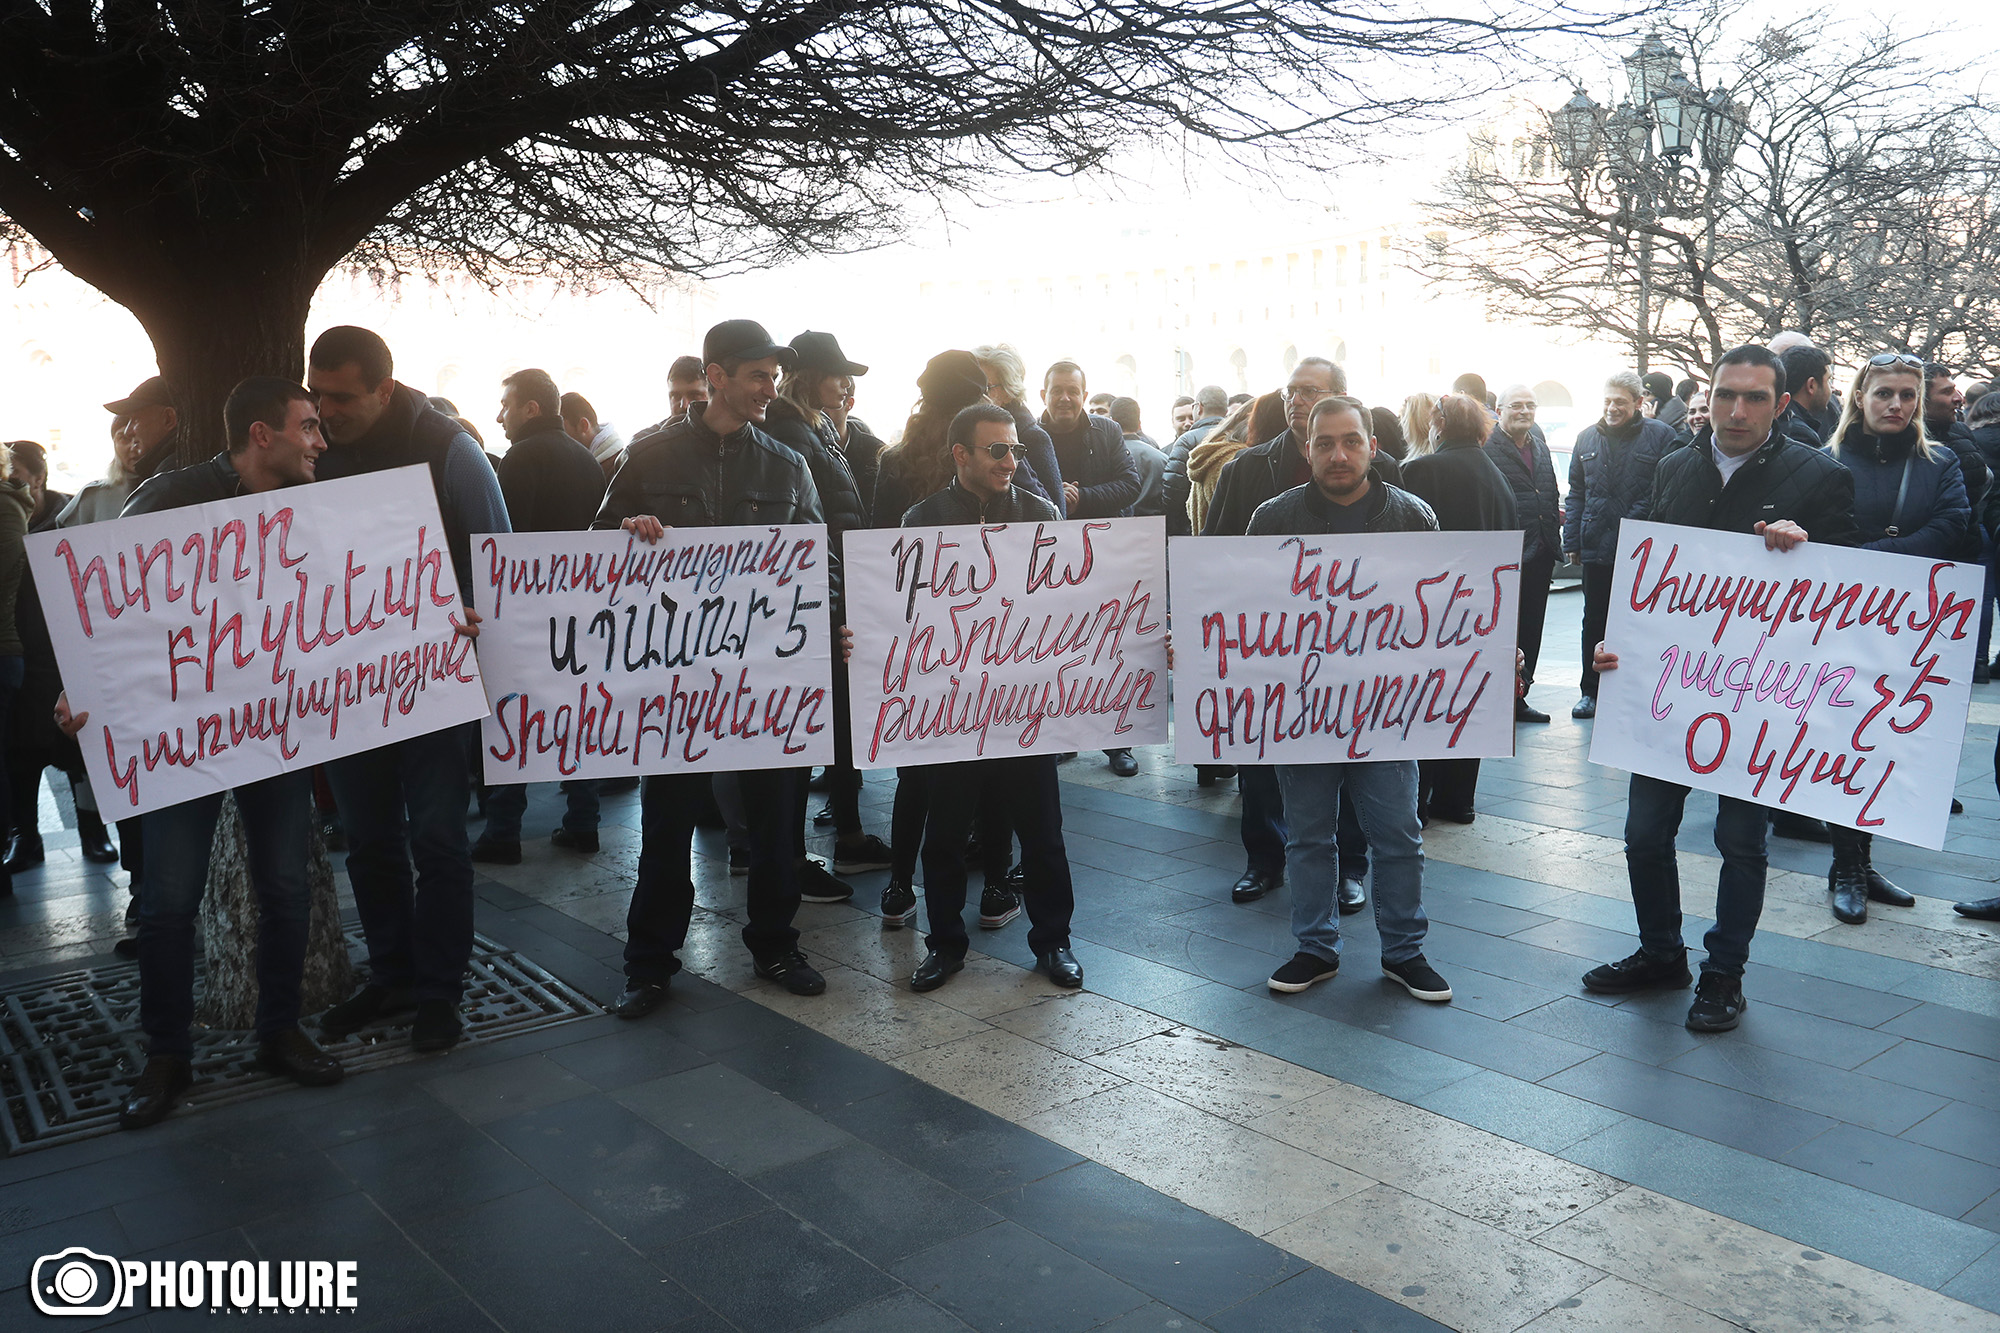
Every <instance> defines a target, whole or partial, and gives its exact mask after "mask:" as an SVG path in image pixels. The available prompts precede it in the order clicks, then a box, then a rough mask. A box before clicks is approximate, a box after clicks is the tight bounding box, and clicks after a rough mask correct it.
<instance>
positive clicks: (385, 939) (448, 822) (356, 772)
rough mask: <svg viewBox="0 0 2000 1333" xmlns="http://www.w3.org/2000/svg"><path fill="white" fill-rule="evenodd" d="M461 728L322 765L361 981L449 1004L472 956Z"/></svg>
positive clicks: (461, 985)
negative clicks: (349, 888) (364, 969)
mask: <svg viewBox="0 0 2000 1333" xmlns="http://www.w3.org/2000/svg"><path fill="white" fill-rule="evenodd" d="M464 732H465V729H464V728H463V727H447V728H446V729H444V730H443V731H433V732H431V733H430V734H429V735H427V736H412V737H410V738H409V739H408V740H402V741H397V742H396V743H395V744H393V745H385V746H382V747H381V748H380V749H375V750H369V751H366V752H365V753H362V754H354V755H348V756H347V757H346V758H344V759H336V760H334V761H333V762H331V763H329V764H328V765H327V766H326V776H327V781H328V782H329V783H330V784H331V785H332V787H333V796H334V799H335V800H336V801H337V802H339V804H340V821H341V826H342V827H343V828H344V829H345V830H346V832H347V877H348V880H349V881H350V882H351V883H352V884H353V886H354V906H355V909H356V911H358V912H359V914H360V916H361V929H362V932H363V933H364V934H365V935H366V936H367V937H368V971H369V977H370V980H372V981H374V982H375V983H377V984H378V985H385V986H407V987H409V988H410V989H411V990H412V991H413V992H414V993H415V995H416V997H417V998H418V999H420V1000H450V1001H452V1002H454V1003H456V1002H457V1000H458V997H459V995H460V993H461V992H462V991H463V990H464V988H465V965H466V963H467V962H469V961H470V960H471V958H472V857H471V855H470V851H471V849H470V847H469V846H468V845H467V842H466V837H465V807H466V801H467V800H468V799H469V797H470V794H471V788H470V782H471V773H470V770H469V769H468V767H467V764H466V758H465V736H464ZM155 859H157V858H155ZM150 891H151V889H150V886H149V887H148V892H150Z"/></svg>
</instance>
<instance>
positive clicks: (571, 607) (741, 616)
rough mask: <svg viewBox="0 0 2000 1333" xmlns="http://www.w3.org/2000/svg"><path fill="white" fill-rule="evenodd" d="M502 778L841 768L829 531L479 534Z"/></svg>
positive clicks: (493, 774) (488, 733) (481, 602)
mask: <svg viewBox="0 0 2000 1333" xmlns="http://www.w3.org/2000/svg"><path fill="white" fill-rule="evenodd" d="M472 563H473V579H472V582H473V589H472V600H473V605H474V606H475V607H476V608H477V610H478V611H479V613H480V615H481V616H483V617H484V623H482V624H481V625H480V633H479V664H480V670H481V672H482V674H483V675H484V677H485V680H486V691H487V695H488V697H489V698H490V699H491V700H492V702H493V715H492V716H491V717H489V718H488V719H487V720H486V723H485V725H484V727H483V728H482V729H481V732H482V740H483V746H482V748H483V749H484V751H485V755H486V764H485V768H486V781H487V782H489V783H494V784H498V783H512V782H554V781H557V780H558V779H564V778H608V777H617V776H620V775H625V774H634V773H665V772H669V771H699V772H717V773H728V772H737V771H740V770H744V769H753V768H803V767H805V766H807V765H809V764H830V763H832V762H833V693H832V670H833V657H832V652H833V649H832V638H833V630H832V621H831V620H830V618H829V617H830V612H829V611H828V606H827V577H826V575H827V571H826V529H825V528H824V527H820V526H818V525H816V524H815V525H799V526H782V527H758V528H750V527H743V528H672V529H669V530H668V532H667V535H666V536H665V537H663V538H661V539H660V541H659V542H658V543H656V544H651V545H649V544H647V543H645V542H642V541H640V540H639V539H638V538H636V537H633V536H631V535H630V534H628V533H624V532H518V533H512V534H498V535H493V536H481V537H474V538H473V540H472Z"/></svg>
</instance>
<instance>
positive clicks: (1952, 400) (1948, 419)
mask: <svg viewBox="0 0 2000 1333" xmlns="http://www.w3.org/2000/svg"><path fill="white" fill-rule="evenodd" d="M1966 401H1967V400H1966V396H1965V394H1964V392H1963V391H1962V390H1960V388H1959V387H1958V380H1957V378H1956V377H1955V376H1954V375H1953V374H1952V371H1951V367H1949V366H1945V365H1940V364H1938V363H1937V362H1935V361H1933V362H1928V363H1926V364H1925V366H1924V430H1925V432H1926V433H1927V434H1928V435H1929V436H1930V437H1931V440H1932V441H1933V442H1934V443H1937V444H1941V445H1943V446H1944V447H1945V448H1947V449H1949V450H1951V452H1952V453H1953V454H1954V455H1955V456H1956V457H1957V458H1958V465H1959V469H1960V471H1961V472H1963V474H1964V476H1965V498H1966V499H1967V500H1968V501H1969V502H1970V503H1971V505H1972V512H1973V514H1974V515H1975V516H1976V515H1979V514H1981V513H1983V512H1984V510H1985V507H1986V492H1987V490H1988V488H1989V487H1991V486H1992V484H1993V473H1992V470H1991V469H1990V468H1989V467H1988V466H1987V463H1986V455H1985V454H1984V452H1982V451H1981V450H1980V448H1979V446H1978V444H1976V443H1975V442H1974V440H1973V438H1972V428H1971V427H1970V426H1968V425H1966V424H1965V421H1964V420H1963V419H1962V418H1963V416H1964V412H1965V405H1966ZM1991 557H1992V543H1991V541H1990V540H1989V538H1988V537H1987V533H1986V529H1985V527H1984V525H1983V524H1981V523H1979V522H1977V521H1975V522H1972V523H1969V524H1967V525H1966V530H1965V535H1964V537H1962V538H1961V539H1960V541H1959V546H1958V550H1957V551H1955V552H1954V553H1953V557H1952V558H1953V559H1955V560H1962V561H1964V562H1965V563H1967V564H1973V563H1980V564H1985V563H1988V562H1990V560H1991ZM1992 640H1993V616H1992V612H1991V603H1990V602H1989V603H1988V604H1987V606H1986V608H1984V609H1982V611H1981V613H1980V618H1979V634H1978V639H1977V641H1976V644H1975V646H1976V647H1977V649H1978V653H1977V656H1976V658H1975V660H1974V662H1973V668H1972V683H1973V684H1975V685H1984V684H1986V683H1987V682H1989V681H1990V680H1992V678H1993V677H1992V672H1991V669H1990V668H1989V667H1988V666H1987V662H1986V655H1987V653H1988V652H1989V651H1991V648H1992ZM1955 811H1956V807H1954V812H1955Z"/></svg>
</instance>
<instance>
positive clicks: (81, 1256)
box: [28, 1245, 360, 1315]
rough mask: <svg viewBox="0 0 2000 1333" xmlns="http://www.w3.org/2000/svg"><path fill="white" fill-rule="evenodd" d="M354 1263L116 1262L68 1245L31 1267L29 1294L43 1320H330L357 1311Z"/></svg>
mask: <svg viewBox="0 0 2000 1333" xmlns="http://www.w3.org/2000/svg"><path fill="white" fill-rule="evenodd" d="M358 1269H359V1265H358V1264H356V1263H355V1261H354V1260H352V1259H284V1260H280V1261H278V1262H275V1263H274V1262H272V1261H270V1260H268V1259H259V1260H256V1261H254V1262H253V1261H251V1260H248V1259H237V1260H234V1261H231V1260H228V1259H210V1260H207V1261H205V1262H204V1261H200V1260H195V1259H185V1260H180V1261H175V1260H171V1259H169V1260H154V1261H152V1262H148V1261H146V1260H144V1259H114V1258H112V1257H111V1256H110V1255H108V1254H99V1253H97V1252H96V1251H95V1250H86V1249H84V1248H83V1247H82V1246H77V1245H73V1246H71V1247H70V1248H69V1249H66V1250H62V1251H59V1252H58V1253H55V1254H45V1255H43V1256H42V1257H41V1258H39V1259H37V1260H35V1271H34V1275H33V1277H32V1279H31V1280H30V1282H29V1285H28V1290H29V1292H30V1293H31V1294H32V1295H33V1296H34V1298H35V1306H36V1308H37V1309H39V1310H40V1311H41V1312H42V1313H43V1314H47V1315H106V1314H110V1313H111V1312H112V1311H113V1310H124V1309H130V1308H132V1307H133V1306H135V1305H144V1306H145V1307H146V1308H149V1309H154V1310H176V1309H178V1310H211V1311H221V1312H228V1313H236V1314H250V1313H257V1312H260V1311H272V1310H283V1311H286V1312H288V1313H293V1314H306V1313H323V1314H335V1313H338V1312H339V1311H342V1310H352V1309H354V1308H355V1307H356V1306H357V1305H358V1304H359V1302H358V1300H357V1298H356V1297H355V1294H354V1289H355V1287H356V1286H357V1285H358V1284H359V1282H360V1277H359V1273H358Z"/></svg>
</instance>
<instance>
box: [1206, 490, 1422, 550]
mask: <svg viewBox="0 0 2000 1333" xmlns="http://www.w3.org/2000/svg"><path fill="white" fill-rule="evenodd" d="M1362 503H1363V504H1366V505H1368V506H1369V513H1368V525H1367V526H1368V531H1370V532H1436V531H1437V530H1438V521H1437V515H1436V514H1433V513H1432V512H1431V507H1430V506H1429V505H1427V504H1425V503H1424V502H1423V501H1422V500H1420V499H1418V498H1417V497H1416V496H1414V495H1412V494H1410V493H1409V492H1408V491H1406V490H1404V489H1403V488H1402V487H1400V486H1390V485H1386V484H1384V483H1382V482H1379V481H1378V482H1373V483H1371V484H1370V485H1369V488H1368V495H1367V497H1366V498H1365V499H1363V501H1362ZM1332 513H1333V502H1332V501H1330V500H1328V499H1327V498H1326V497H1325V496H1323V495H1321V494H1320V493H1319V487H1317V486H1315V485H1313V484H1312V483H1311V482H1307V483H1306V484H1305V485H1303V486H1294V487H1292V489H1290V490H1289V491H1286V492H1285V493H1284V494H1283V495H1280V496H1276V497H1274V498H1272V499H1269V500H1266V501H1265V502H1264V503H1263V504H1261V505H1258V506H1257V512H1256V513H1254V514H1252V515H1251V516H1250V524H1249V530H1248V532H1247V534H1246V535H1248V536H1251V537H1265V536H1290V535H1310V534H1314V533H1323V532H1331V531H1332V530H1333V525H1332V523H1331V522H1330V519H1331V517H1332Z"/></svg>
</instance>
